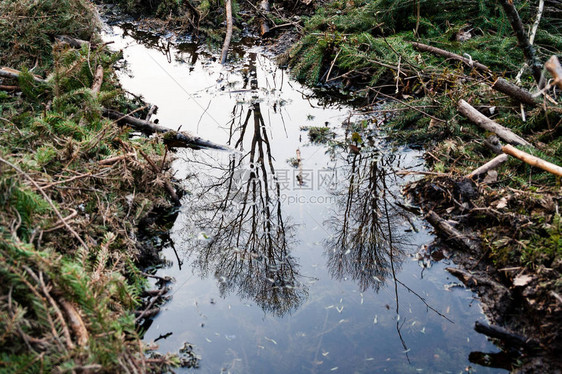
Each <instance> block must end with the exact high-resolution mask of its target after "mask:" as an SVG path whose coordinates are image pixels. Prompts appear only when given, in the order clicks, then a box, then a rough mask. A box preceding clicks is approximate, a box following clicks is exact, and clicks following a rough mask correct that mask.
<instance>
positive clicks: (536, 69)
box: [500, 0, 542, 86]
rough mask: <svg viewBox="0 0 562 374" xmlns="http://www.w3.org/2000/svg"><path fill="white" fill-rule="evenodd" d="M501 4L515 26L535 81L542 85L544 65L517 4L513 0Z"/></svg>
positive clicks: (512, 26) (501, 1) (503, 1)
mask: <svg viewBox="0 0 562 374" xmlns="http://www.w3.org/2000/svg"><path fill="white" fill-rule="evenodd" d="M500 4H501V5H502V7H503V10H504V11H505V14H506V15H507V18H508V19H509V23H510V24H511V28H513V31H515V36H516V37H517V42H518V44H519V47H520V48H521V50H522V51H523V55H524V56H525V59H526V60H527V65H529V67H530V68H531V71H532V73H533V78H535V81H536V82H537V84H539V86H540V84H541V83H540V82H541V73H542V65H541V63H540V61H539V60H538V59H537V56H536V54H535V48H534V47H533V46H532V45H531V43H530V42H529V38H528V37H527V33H525V29H524V26H523V22H521V18H520V17H519V13H518V12H517V9H516V8H515V5H514V4H513V0H500Z"/></svg>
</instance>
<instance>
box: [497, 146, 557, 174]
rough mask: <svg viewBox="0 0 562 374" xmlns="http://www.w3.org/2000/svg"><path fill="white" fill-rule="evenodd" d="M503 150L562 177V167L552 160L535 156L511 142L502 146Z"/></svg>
mask: <svg viewBox="0 0 562 374" xmlns="http://www.w3.org/2000/svg"><path fill="white" fill-rule="evenodd" d="M502 151H503V152H504V153H507V154H508V155H510V156H513V157H515V158H517V159H519V160H521V161H523V162H525V163H527V164H529V165H531V166H535V167H538V168H541V169H543V170H545V171H548V172H549V173H552V174H554V175H558V176H559V177H562V167H560V166H558V165H555V164H553V163H551V162H548V161H545V160H543V159H541V158H538V157H536V156H533V155H531V154H529V153H527V152H523V151H521V150H519V149H517V148H515V147H513V146H511V145H509V144H507V145H504V146H503V147H502Z"/></svg>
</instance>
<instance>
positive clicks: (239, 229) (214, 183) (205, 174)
mask: <svg viewBox="0 0 562 374" xmlns="http://www.w3.org/2000/svg"><path fill="white" fill-rule="evenodd" d="M248 84H249V86H250V90H252V92H254V96H252V100H251V101H250V103H237V104H236V105H235V107H234V109H233V120H232V121H231V123H230V126H229V137H230V139H229V144H230V145H231V146H233V147H234V148H235V149H236V150H238V151H239V152H238V153H235V154H231V155H230V157H229V160H228V163H227V164H226V165H225V163H224V162H223V163H221V162H219V161H217V162H214V161H211V162H208V161H202V160H197V162H199V163H200V164H201V163H205V167H206V168H207V170H206V171H199V173H198V176H195V177H193V178H198V179H200V180H198V181H192V182H198V183H199V186H200V188H197V189H196V191H195V194H194V196H192V197H191V198H190V201H189V202H188V204H190V205H191V209H190V211H191V214H188V216H189V217H188V219H189V220H190V222H189V224H190V225H192V226H193V227H195V228H198V229H201V230H204V231H205V232H208V233H211V234H210V235H211V237H210V238H209V239H208V240H194V239H192V240H187V242H186V243H185V248H187V250H188V254H189V255H190V256H191V257H192V258H195V264H196V266H197V267H198V268H199V270H200V271H201V275H202V276H207V275H208V274H211V273H213V274H214V276H215V278H216V279H217V280H218V281H219V290H220V293H221V296H225V295H227V294H228V293H230V292H237V293H238V295H240V296H241V297H243V298H249V299H252V300H253V301H254V302H255V303H256V304H257V305H259V306H260V307H261V308H262V309H263V310H264V311H265V312H270V313H273V314H275V315H278V316H282V315H284V314H286V313H288V312H290V311H292V310H294V309H296V308H297V307H298V306H299V305H300V304H301V302H302V301H303V300H304V298H305V297H306V295H307V290H306V288H305V287H304V286H303V285H302V284H301V283H300V282H299V280H298V278H299V273H298V265H297V263H296V261H295V259H294V258H293V257H292V256H291V254H290V244H291V243H292V231H293V230H292V228H291V227H290V226H289V225H287V224H286V223H285V222H284V219H283V215H282V210H281V201H280V186H279V183H278V181H277V179H276V177H275V168H274V165H273V158H272V155H271V144H270V141H269V138H268V134H267V128H266V125H265V123H264V119H263V116H262V112H261V108H260V102H259V98H258V96H257V95H255V93H257V90H258V83H257V77H256V55H255V54H250V57H249V66H248V69H247V74H246V77H245V80H244V87H243V89H244V90H246V89H248ZM247 149H249V150H247ZM193 157H198V155H194V156H193ZM191 161H193V160H191ZM211 174H212V175H211Z"/></svg>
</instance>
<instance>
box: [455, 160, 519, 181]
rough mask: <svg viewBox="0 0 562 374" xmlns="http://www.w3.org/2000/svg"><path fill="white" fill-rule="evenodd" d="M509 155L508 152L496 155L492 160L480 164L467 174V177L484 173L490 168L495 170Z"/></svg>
mask: <svg viewBox="0 0 562 374" xmlns="http://www.w3.org/2000/svg"><path fill="white" fill-rule="evenodd" d="M508 158H509V157H508V156H507V155H506V154H501V155H499V156H496V157H494V158H493V159H492V160H490V161H488V162H486V163H485V164H484V165H482V166H480V167H479V168H478V169H476V170H473V171H472V172H471V173H470V174H467V175H466V177H465V178H469V179H470V178H474V177H478V176H480V175H482V174H484V173H487V172H488V171H490V170H493V169H495V168H497V167H498V166H500V165H501V164H503V163H505V162H506V161H507V159H508Z"/></svg>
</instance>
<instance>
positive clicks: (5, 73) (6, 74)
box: [0, 67, 47, 83]
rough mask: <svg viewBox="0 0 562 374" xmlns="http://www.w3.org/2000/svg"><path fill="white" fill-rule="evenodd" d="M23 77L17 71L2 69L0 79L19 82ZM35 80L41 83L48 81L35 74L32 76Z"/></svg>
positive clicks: (0, 69)
mask: <svg viewBox="0 0 562 374" xmlns="http://www.w3.org/2000/svg"><path fill="white" fill-rule="evenodd" d="M20 75H21V71H19V70H16V69H11V68H7V67H3V68H0V78H8V79H15V80H17V79H18V78H19V76H20ZM31 76H32V77H33V80H34V81H36V82H39V83H46V82H47V81H46V80H45V79H43V78H40V77H38V76H36V75H34V74H31Z"/></svg>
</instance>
